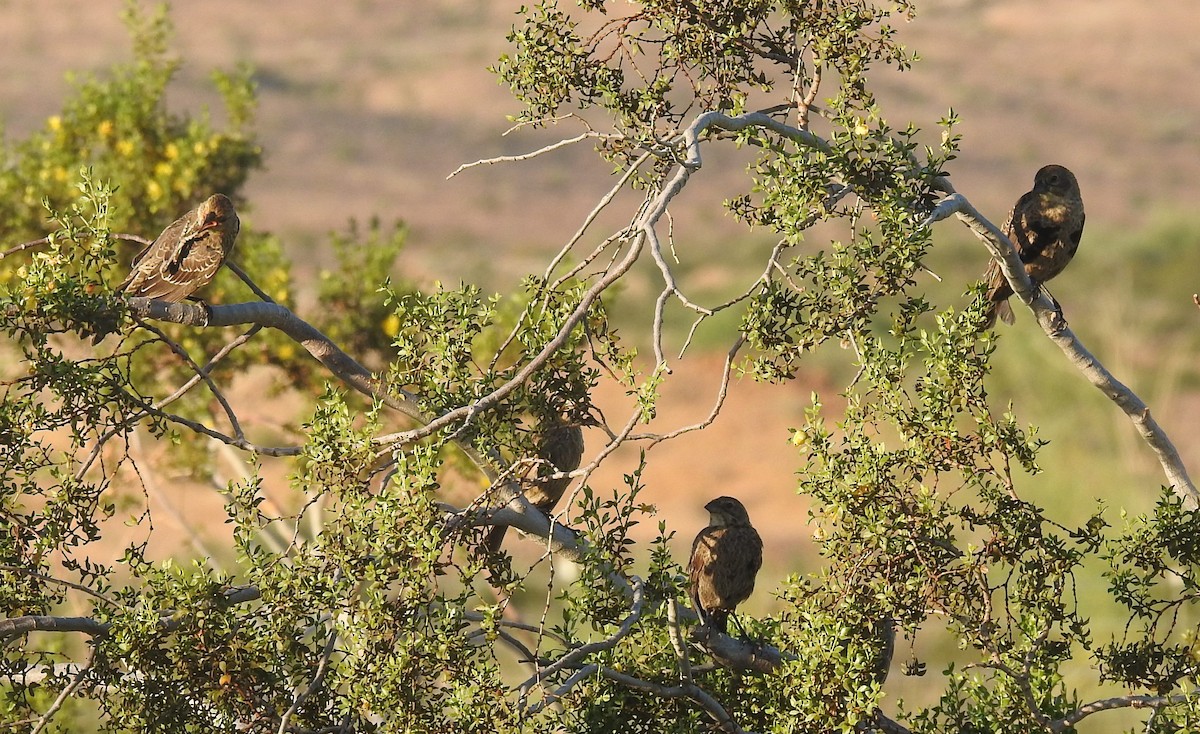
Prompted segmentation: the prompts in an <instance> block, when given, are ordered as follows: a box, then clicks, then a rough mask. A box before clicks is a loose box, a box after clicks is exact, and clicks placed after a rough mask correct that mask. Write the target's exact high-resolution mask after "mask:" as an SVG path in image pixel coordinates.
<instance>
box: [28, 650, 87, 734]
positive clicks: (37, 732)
mask: <svg viewBox="0 0 1200 734" xmlns="http://www.w3.org/2000/svg"><path fill="white" fill-rule="evenodd" d="M96 655H97V653H96V648H95V647H94V646H93V647H92V649H91V652H89V653H88V659H87V663H85V664H84V665H83V667H81V668H80V669H79V670H78V672H76V673H75V678H74V679H73V680H72V681H71V682H70V683H68V684H67V685H65V686H63V689H62V691H61V692H60V693H59V694H58V697H57V698H55V699H54V703H52V704H50V708H48V709H46V713H44V714H42V717H41V718H40V719H38V722H37V724H36V725H35V726H34V727H33V730H32V731H31V732H30V734H41V731H42V730H43V729H45V728H46V725H47V724H49V723H50V719H51V718H53V717H54V715H55V714H56V713H58V710H59V709H61V708H62V706H63V704H64V703H66V701H67V699H68V698H70V697H71V696H72V695H74V694H75V691H76V690H78V688H79V685H80V684H81V683H83V678H84V676H86V675H87V673H88V671H90V670H91V669H92V666H93V665H95V664H96Z"/></svg>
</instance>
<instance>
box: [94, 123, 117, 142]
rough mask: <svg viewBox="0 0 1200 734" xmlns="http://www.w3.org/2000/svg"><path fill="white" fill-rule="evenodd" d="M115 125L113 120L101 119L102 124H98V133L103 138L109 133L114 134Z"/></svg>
mask: <svg viewBox="0 0 1200 734" xmlns="http://www.w3.org/2000/svg"><path fill="white" fill-rule="evenodd" d="M114 127H115V125H113V121H112V120H101V121H100V124H99V125H97V126H96V134H97V135H99V136H100V137H102V138H107V137H108V136H109V135H112V131H113V128H114Z"/></svg>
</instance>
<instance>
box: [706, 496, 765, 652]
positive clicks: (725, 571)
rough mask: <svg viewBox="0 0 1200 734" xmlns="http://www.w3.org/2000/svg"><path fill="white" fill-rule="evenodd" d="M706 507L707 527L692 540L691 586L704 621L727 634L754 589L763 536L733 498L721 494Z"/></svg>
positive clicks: (759, 563) (759, 564) (760, 562)
mask: <svg viewBox="0 0 1200 734" xmlns="http://www.w3.org/2000/svg"><path fill="white" fill-rule="evenodd" d="M704 509H706V510H708V516H709V521H708V527H706V528H704V529H703V530H701V531H700V533H699V534H698V535H697V536H696V539H695V540H694V541H692V558H691V561H690V562H689V563H688V582H689V583H688V589H689V591H690V592H691V596H692V606H694V607H695V608H696V613H697V614H699V615H700V621H701V623H703V624H706V625H708V626H709V627H712V628H713V629H715V630H717V631H719V632H722V633H724V632H726V630H727V623H728V620H729V615H730V614H732V613H733V610H734V608H735V607H737V605H738V604H741V603H742V602H744V601H745V600H746V599H747V598H748V597H749V596H750V593H751V592H752V591H754V577H755V576H756V575H758V569H760V568H762V550H763V546H762V539H761V538H759V537H758V531H757V530H755V529H754V526H753V525H751V524H750V516H749V515H747V514H746V508H745V507H743V506H742V503H741V502H739V501H737V500H736V499H734V498H733V497H718V498H716V499H715V500H713V501H711V502H709V503H708V504H707V505H705V506H704Z"/></svg>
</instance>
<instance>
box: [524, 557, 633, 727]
mask: <svg viewBox="0 0 1200 734" xmlns="http://www.w3.org/2000/svg"><path fill="white" fill-rule="evenodd" d="M632 580H633V602H632V604H631V608H630V610H629V616H627V617H625V619H624V621H622V622H621V626H620V627H618V628H617V631H616V632H614V633H612V634H611V635H609V636H608V637H606V638H604V639H603V640H598V641H597V642H592V643H589V644H587V645H581V646H580V647H577V648H575V649H574V650H572V651H571V652H569V653H567V654H566V655H563V656H562V657H561V658H559V659H558V660H556V661H554V662H553V663H552V664H550V665H548V666H546V667H545V668H544V669H542V670H539V671H538V672H537V674H535V675H534V676H532V677H530V678H528V679H527V680H525V682H524V683H522V684H521V685H519V686H517V690H519V691H521V692H522V693H523V694H527V693H528V692H529V689H530V688H532V687H533V686H534V685H536V684H538V683H541V682H542V681H544V680H548V679H550V678H551V677H552V676H554V675H555V674H557V673H560V672H562V671H563V670H565V669H567V668H573V667H575V666H576V665H577V664H578V663H579V661H581V660H583V659H584V658H586V657H588V656H589V655H592V654H594V653H597V652H603V651H604V650H609V649H611V648H612V647H614V646H615V645H616V644H617V643H618V642H620V641H621V639H622V638H623V637H625V636H627V635H628V634H629V633H630V632H632V631H633V627H634V625H636V624H637V622H638V620H639V619H641V618H642V607H643V606H644V604H645V601H646V595H645V591H646V585H645V583H643V581H642V579H641V578H639V577H637V576H633V577H632ZM542 705H545V702H543V704H542ZM540 708H541V707H540V706H539V707H535V709H534V710H533V713H536V711H537V710H540Z"/></svg>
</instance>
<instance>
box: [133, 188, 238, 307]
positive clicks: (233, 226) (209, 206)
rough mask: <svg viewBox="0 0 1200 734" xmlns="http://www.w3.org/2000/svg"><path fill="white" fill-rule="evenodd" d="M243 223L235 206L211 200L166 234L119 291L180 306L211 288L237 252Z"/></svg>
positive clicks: (143, 256) (135, 265) (138, 260)
mask: <svg viewBox="0 0 1200 734" xmlns="http://www.w3.org/2000/svg"><path fill="white" fill-rule="evenodd" d="M240 226H241V223H240V222H239V220H238V216H237V212H235V211H234V210H233V202H231V201H230V200H229V198H228V197H227V196H225V195H224V194H213V195H212V196H210V197H208V199H206V200H205V201H204V202H203V203H202V204H200V206H198V207H196V208H195V209H193V210H191V211H190V212H188V213H187V214H184V215H183V216H182V217H180V218H179V219H176V220H175V221H174V222H172V223H171V224H170V225H169V226H168V227H167V228H166V229H164V230H163V231H162V234H160V235H159V236H158V237H157V238H156V239H155V240H154V241H153V242H151V243H150V244H149V245H148V246H147V247H146V249H144V250H142V252H141V253H140V254H139V255H138V256H137V257H136V258H134V261H133V270H132V272H130V274H129V277H128V278H126V279H125V282H124V283H121V285H119V286H117V288H118V289H121V290H124V291H125V293H126V294H128V295H130V296H140V297H142V298H157V299H160V300H163V301H170V302H172V303H179V302H181V301H183V299H185V298H187V297H189V296H191V295H192V294H193V293H195V292H196V291H197V290H199V289H200V288H203V287H204V286H206V285H208V283H209V281H211V280H212V279H213V276H214V275H216V274H217V270H219V269H220V267H221V264H222V263H224V262H225V258H226V257H228V256H229V252H230V251H231V250H232V249H233V242H234V240H235V239H237V235H238V229H239V228H240Z"/></svg>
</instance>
